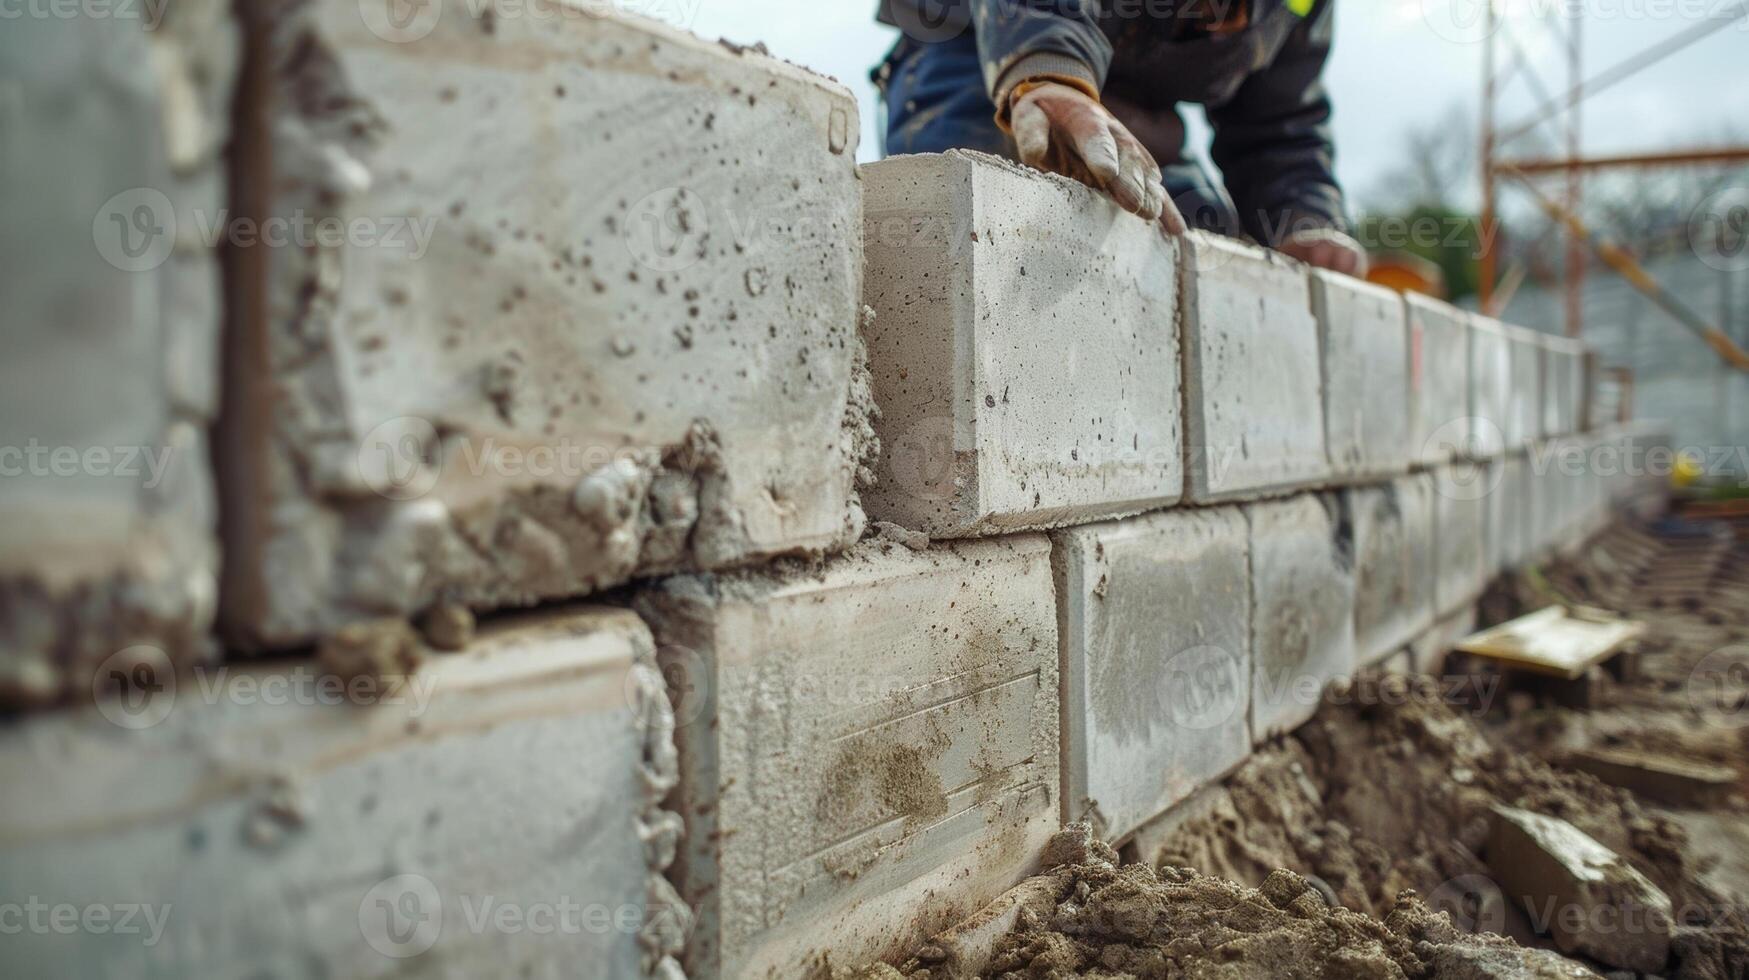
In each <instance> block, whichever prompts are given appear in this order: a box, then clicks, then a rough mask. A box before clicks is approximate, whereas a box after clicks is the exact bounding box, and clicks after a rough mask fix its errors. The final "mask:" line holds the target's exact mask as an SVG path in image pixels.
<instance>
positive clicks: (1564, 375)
mask: <svg viewBox="0 0 1749 980" xmlns="http://www.w3.org/2000/svg"><path fill="white" fill-rule="evenodd" d="M1538 339H1539V340H1540V341H1541V342H1542V434H1543V436H1544V437H1555V436H1565V435H1571V434H1573V433H1574V432H1577V431H1578V430H1579V411H1580V407H1581V406H1580V398H1581V396H1582V394H1583V392H1582V391H1581V387H1582V384H1583V378H1584V374H1585V346H1584V344H1582V343H1580V342H1579V341H1577V340H1572V339H1570V338H1567V337H1557V336H1555V335H1553V334H1546V333H1545V334H1540V335H1539V336H1538Z"/></svg>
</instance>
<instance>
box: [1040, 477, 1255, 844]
mask: <svg viewBox="0 0 1749 980" xmlns="http://www.w3.org/2000/svg"><path fill="white" fill-rule="evenodd" d="M1248 537H1249V536H1248V531H1247V528H1246V523H1245V516H1244V514H1243V513H1241V512H1240V511H1239V510H1238V509H1236V508H1226V507H1223V508H1210V509H1199V510H1182V511H1170V512H1167V513H1163V514H1154V515H1149V516H1145V517H1137V518H1132V519H1129V520H1125V521H1114V522H1110V523H1105V524H1096V525H1090V526H1088V527H1082V528H1075V529H1073V530H1069V531H1060V532H1058V533H1057V534H1056V535H1055V539H1056V559H1055V563H1056V571H1057V595H1058V601H1059V602H1060V603H1061V604H1062V617H1061V622H1062V624H1063V635H1062V649H1063V652H1062V664H1063V706H1064V708H1063V718H1064V724H1065V726H1066V729H1065V731H1064V733H1063V746H1064V748H1063V760H1064V766H1065V767H1066V769H1067V771H1066V772H1065V774H1064V780H1063V786H1064V789H1063V803H1064V811H1065V812H1064V814H1063V816H1064V818H1065V820H1069V821H1073V820H1082V819H1086V820H1091V821H1093V822H1094V824H1095V825H1096V827H1098V828H1099V829H1100V830H1101V831H1102V832H1103V834H1104V836H1105V837H1106V838H1107V839H1109V840H1113V841H1116V840H1120V839H1121V838H1123V837H1124V836H1125V835H1127V834H1129V833H1130V832H1131V831H1133V830H1135V829H1136V828H1137V827H1139V826H1141V825H1142V824H1144V823H1146V822H1147V821H1148V820H1150V819H1152V818H1153V817H1155V816H1158V815H1159V814H1161V813H1164V812H1165V811H1166V810H1167V809H1168V808H1169V807H1171V806H1173V805H1174V804H1176V803H1178V802H1179V801H1181V800H1184V799H1185V798H1187V797H1189V796H1190V795H1191V794H1192V793H1194V792H1195V791H1196V790H1197V789H1198V788H1200V787H1202V786H1204V785H1206V784H1208V783H1211V782H1214V781H1215V780H1217V779H1219V778H1220V777H1221V776H1222V775H1224V774H1226V773H1227V772H1228V771H1229V770H1231V769H1232V768H1233V767H1235V766H1237V765H1238V764H1239V763H1241V762H1243V761H1244V760H1245V758H1246V757H1247V756H1248V755H1249V754H1250V750H1251V735H1250V731H1249V729H1248V726H1247V723H1246V716H1247V714H1248V709H1249V705H1250V701H1251V636H1250V623H1251V592H1250V583H1249V567H1250V564H1251V563H1250V561H1249V558H1248V545H1249V541H1248Z"/></svg>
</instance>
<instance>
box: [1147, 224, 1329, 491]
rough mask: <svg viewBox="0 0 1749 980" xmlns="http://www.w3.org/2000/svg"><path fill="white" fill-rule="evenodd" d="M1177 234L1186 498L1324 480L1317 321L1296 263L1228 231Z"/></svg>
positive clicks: (1326, 461) (1281, 488) (1326, 470)
mask: <svg viewBox="0 0 1749 980" xmlns="http://www.w3.org/2000/svg"><path fill="white" fill-rule="evenodd" d="M1182 241H1183V266H1182V275H1183V276H1184V426H1185V427H1184V432H1185V436H1184V437H1185V446H1186V449H1185V455H1186V459H1187V468H1186V474H1185V478H1186V486H1185V490H1186V493H1187V495H1188V497H1189V499H1191V500H1193V501H1195V502H1197V503H1207V502H1210V501H1216V500H1232V499H1242V498H1250V497H1257V496H1263V495H1267V494H1273V493H1280V492H1282V491H1285V490H1290V489H1293V488H1295V487H1302V486H1309V485H1314V484H1318V483H1322V482H1325V481H1326V480H1328V478H1329V476H1330V461H1329V458H1328V457H1327V455H1326V454H1325V450H1324V399H1323V394H1322V382H1321V379H1320V368H1319V358H1318V325H1317V321H1316V320H1314V319H1313V318H1312V312H1311V299H1310V289H1311V287H1310V286H1309V284H1308V280H1307V276H1306V273H1305V269H1304V267H1302V266H1300V265H1298V264H1295V263H1292V262H1289V261H1287V260H1285V259H1283V258H1282V257H1280V256H1279V255H1277V254H1275V253H1273V252H1266V251H1263V250H1261V249H1257V248H1252V247H1250V246H1247V245H1243V244H1240V243H1239V242H1236V241H1233V240H1232V239H1228V238H1221V237H1218V236H1213V235H1205V234H1201V233H1192V234H1190V235H1187V236H1185V238H1184V239H1183V240H1182Z"/></svg>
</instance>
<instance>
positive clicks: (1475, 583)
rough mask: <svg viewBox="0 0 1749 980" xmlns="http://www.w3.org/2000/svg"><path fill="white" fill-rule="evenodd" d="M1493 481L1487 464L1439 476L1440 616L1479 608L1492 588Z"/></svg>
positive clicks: (1448, 469)
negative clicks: (1486, 589)
mask: <svg viewBox="0 0 1749 980" xmlns="http://www.w3.org/2000/svg"><path fill="white" fill-rule="evenodd" d="M1490 479H1491V471H1490V468H1489V465H1488V464H1487V463H1475V462H1468V461H1459V462H1454V463H1449V464H1447V465H1445V466H1441V467H1439V468H1438V469H1436V470H1434V471H1433V490H1434V493H1433V511H1434V516H1433V540H1434V545H1435V550H1434V559H1433V565H1434V572H1433V608H1434V611H1435V612H1436V613H1438V614H1439V615H1440V616H1445V615H1449V614H1450V613H1452V612H1454V611H1456V610H1457V609H1458V608H1459V607H1460V606H1464V605H1467V604H1469V603H1472V602H1474V601H1475V600H1476V598H1477V597H1479V596H1480V595H1481V594H1482V589H1483V587H1484V586H1486V585H1487V581H1488V575H1487V569H1486V551H1487V547H1486V544H1485V542H1486V538H1487V520H1488V508H1487V499H1488V497H1489V496H1490V495H1491V494H1490V487H1489V480H1490Z"/></svg>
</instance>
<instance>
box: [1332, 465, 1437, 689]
mask: <svg viewBox="0 0 1749 980" xmlns="http://www.w3.org/2000/svg"><path fill="white" fill-rule="evenodd" d="M1345 498H1346V506H1347V510H1348V522H1349V523H1350V524H1351V525H1352V526H1353V528H1354V556H1355V560H1354V564H1355V573H1354V586H1355V587H1354V642H1355V651H1356V653H1357V655H1358V658H1359V661H1360V663H1362V664H1370V663H1373V662H1375V661H1377V660H1379V659H1380V658H1382V657H1387V656H1389V655H1391V654H1393V653H1396V652H1397V651H1399V650H1401V649H1403V647H1405V646H1406V645H1408V643H1409V641H1411V640H1413V639H1414V638H1415V637H1416V636H1418V635H1420V634H1421V632H1422V631H1423V630H1426V629H1427V628H1428V627H1429V626H1431V625H1432V624H1433V555H1434V543H1433V480H1432V477H1430V476H1427V475H1425V474H1422V475H1418V476H1409V477H1402V478H1400V479H1397V480H1393V481H1391V482H1390V483H1386V484H1382V485H1379V486H1373V487H1355V488H1353V489H1351V490H1348V491H1346V492H1345Z"/></svg>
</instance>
